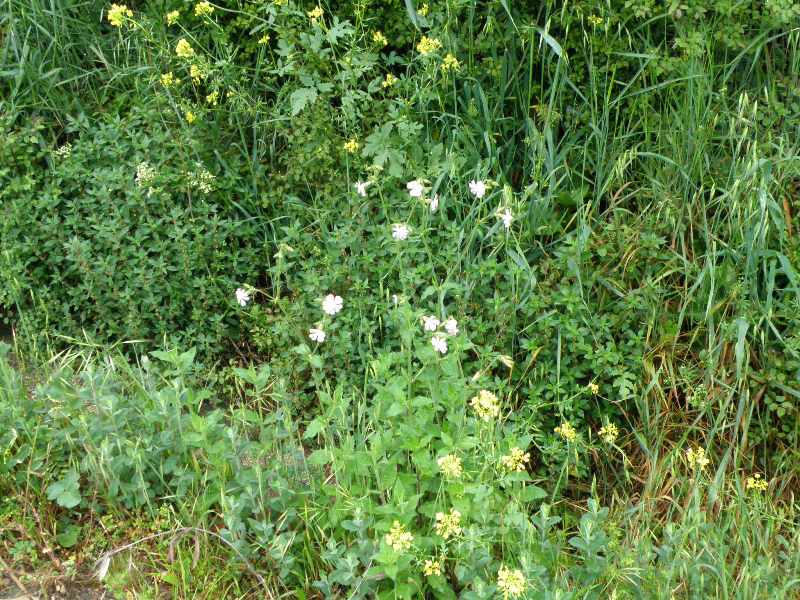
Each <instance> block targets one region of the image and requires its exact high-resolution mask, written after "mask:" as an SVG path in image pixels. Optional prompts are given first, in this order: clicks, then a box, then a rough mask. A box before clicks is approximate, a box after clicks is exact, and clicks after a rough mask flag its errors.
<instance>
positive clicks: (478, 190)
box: [469, 179, 486, 198]
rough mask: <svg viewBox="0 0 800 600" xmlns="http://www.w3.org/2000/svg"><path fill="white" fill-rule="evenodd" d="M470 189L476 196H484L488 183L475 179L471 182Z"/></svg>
mask: <svg viewBox="0 0 800 600" xmlns="http://www.w3.org/2000/svg"><path fill="white" fill-rule="evenodd" d="M469 191H470V192H472V195H473V196H475V197H476V198H483V197H484V196H485V195H486V184H485V183H484V182H483V181H481V180H477V181H476V180H475V179H473V180H472V181H470V182H469Z"/></svg>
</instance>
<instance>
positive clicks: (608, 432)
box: [597, 423, 619, 444]
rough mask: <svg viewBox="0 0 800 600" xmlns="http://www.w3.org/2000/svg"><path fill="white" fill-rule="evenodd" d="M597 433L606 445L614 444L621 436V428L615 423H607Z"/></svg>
mask: <svg viewBox="0 0 800 600" xmlns="http://www.w3.org/2000/svg"><path fill="white" fill-rule="evenodd" d="M597 433H598V435H599V436H600V437H601V438H603V441H604V442H605V443H606V444H613V443H614V442H616V441H617V437H618V436H619V428H618V427H617V426H616V425H615V424H614V423H606V424H605V425H603V426H602V427H601V428H600V431H598V432H597Z"/></svg>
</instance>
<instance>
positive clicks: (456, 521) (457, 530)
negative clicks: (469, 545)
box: [433, 508, 461, 539]
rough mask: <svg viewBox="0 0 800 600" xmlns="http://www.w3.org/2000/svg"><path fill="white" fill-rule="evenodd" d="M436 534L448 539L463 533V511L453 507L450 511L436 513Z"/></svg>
mask: <svg viewBox="0 0 800 600" xmlns="http://www.w3.org/2000/svg"><path fill="white" fill-rule="evenodd" d="M433 528H434V529H435V530H436V535H438V536H440V537H442V538H444V539H448V538H450V537H455V536H457V535H461V513H460V512H458V511H457V510H456V509H455V508H451V509H450V512H449V513H443V512H438V513H436V524H435V525H434V526H433Z"/></svg>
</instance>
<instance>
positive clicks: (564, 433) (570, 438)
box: [554, 421, 578, 442]
mask: <svg viewBox="0 0 800 600" xmlns="http://www.w3.org/2000/svg"><path fill="white" fill-rule="evenodd" d="M554 431H555V432H556V433H557V434H558V435H560V436H561V437H562V438H563V439H565V440H566V441H567V442H574V441H575V440H576V439H578V432H577V431H575V428H574V427H573V426H572V423H570V422H569V421H564V422H563V423H562V424H561V425H559V426H558V427H556V428H555V429H554Z"/></svg>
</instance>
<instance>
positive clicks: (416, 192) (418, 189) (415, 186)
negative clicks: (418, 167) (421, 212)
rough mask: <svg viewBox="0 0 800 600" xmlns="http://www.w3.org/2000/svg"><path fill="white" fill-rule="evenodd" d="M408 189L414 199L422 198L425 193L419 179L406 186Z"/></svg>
mask: <svg viewBox="0 0 800 600" xmlns="http://www.w3.org/2000/svg"><path fill="white" fill-rule="evenodd" d="M406 189H407V190H408V193H409V194H410V195H411V197H412V198H422V194H423V193H424V192H425V187H424V186H423V185H422V182H421V181H420V180H419V179H414V180H413V181H409V182H408V183H407V184H406Z"/></svg>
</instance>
